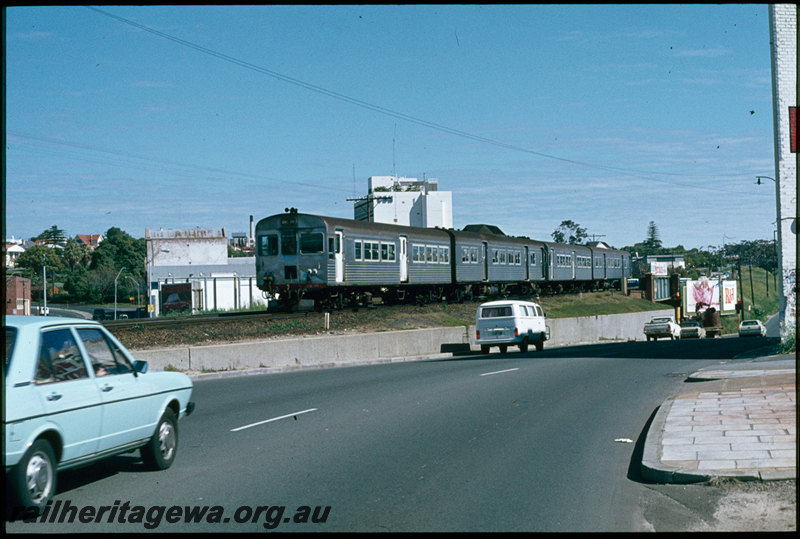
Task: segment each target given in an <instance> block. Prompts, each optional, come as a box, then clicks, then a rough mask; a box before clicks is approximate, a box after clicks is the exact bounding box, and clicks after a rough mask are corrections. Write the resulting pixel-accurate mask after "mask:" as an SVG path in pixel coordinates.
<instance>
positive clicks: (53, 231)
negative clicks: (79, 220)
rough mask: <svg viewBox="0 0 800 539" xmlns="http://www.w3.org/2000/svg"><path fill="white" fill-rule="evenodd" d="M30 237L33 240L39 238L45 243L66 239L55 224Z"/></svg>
mask: <svg viewBox="0 0 800 539" xmlns="http://www.w3.org/2000/svg"><path fill="white" fill-rule="evenodd" d="M32 239H33V241H37V240H41V241H43V242H45V243H59V242H62V241H64V240H66V236H64V231H63V230H61V229H60V228H58V227H57V226H56V225H53V226H51V227H50V228H48V229H47V230H45V231H44V232H42V233H41V234H39V235H38V236H36V237H35V238H32Z"/></svg>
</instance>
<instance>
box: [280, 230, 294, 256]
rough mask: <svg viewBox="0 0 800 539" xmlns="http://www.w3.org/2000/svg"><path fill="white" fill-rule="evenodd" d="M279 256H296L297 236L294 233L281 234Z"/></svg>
mask: <svg viewBox="0 0 800 539" xmlns="http://www.w3.org/2000/svg"><path fill="white" fill-rule="evenodd" d="M281 254H282V255H296V254H297V235H296V234H295V233H294V232H284V233H283V234H281Z"/></svg>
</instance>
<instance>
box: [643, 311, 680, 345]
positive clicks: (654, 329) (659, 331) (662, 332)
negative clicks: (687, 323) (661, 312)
mask: <svg viewBox="0 0 800 539" xmlns="http://www.w3.org/2000/svg"><path fill="white" fill-rule="evenodd" d="M644 336H645V337H646V338H647V340H648V341H649V340H651V339H652V340H654V341H657V340H658V339H659V338H661V337H667V338H669V339H680V338H681V327H680V326H679V325H678V324H676V323H675V322H674V321H673V320H672V318H670V317H668V316H661V317H657V318H653V319H652V320H650V321H649V322H648V323H646V324H645V325H644Z"/></svg>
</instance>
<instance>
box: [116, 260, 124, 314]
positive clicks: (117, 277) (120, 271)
mask: <svg viewBox="0 0 800 539" xmlns="http://www.w3.org/2000/svg"><path fill="white" fill-rule="evenodd" d="M123 271H125V268H122V269H121V270H119V273H117V276H116V277H114V320H116V319H117V279H119V275H120V273H122V272H123Z"/></svg>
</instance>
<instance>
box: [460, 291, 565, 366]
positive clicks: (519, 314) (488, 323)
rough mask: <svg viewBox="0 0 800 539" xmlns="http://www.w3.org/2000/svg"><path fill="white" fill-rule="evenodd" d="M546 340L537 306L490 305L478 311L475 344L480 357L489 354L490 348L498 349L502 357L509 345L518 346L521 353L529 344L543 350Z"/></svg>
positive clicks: (518, 303) (515, 302) (516, 302)
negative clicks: (495, 347) (479, 350)
mask: <svg viewBox="0 0 800 539" xmlns="http://www.w3.org/2000/svg"><path fill="white" fill-rule="evenodd" d="M549 337H550V335H549V330H548V328H547V325H546V324H545V316H544V311H543V310H542V308H541V306H539V304H538V303H533V302H531V301H519V300H508V301H490V302H489V303H484V304H482V305H481V306H479V307H478V312H477V313H476V320H475V342H476V343H477V344H478V345H480V347H481V353H483V354H488V353H489V350H490V349H491V347H492V346H497V347H498V348H499V349H500V353H502V354H504V353H506V351H507V350H508V345H512V346H519V350H520V352H527V351H528V345H530V344H532V345H534V346H536V350H542V349H543V348H544V341H546V340H547V339H548V338H549Z"/></svg>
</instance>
